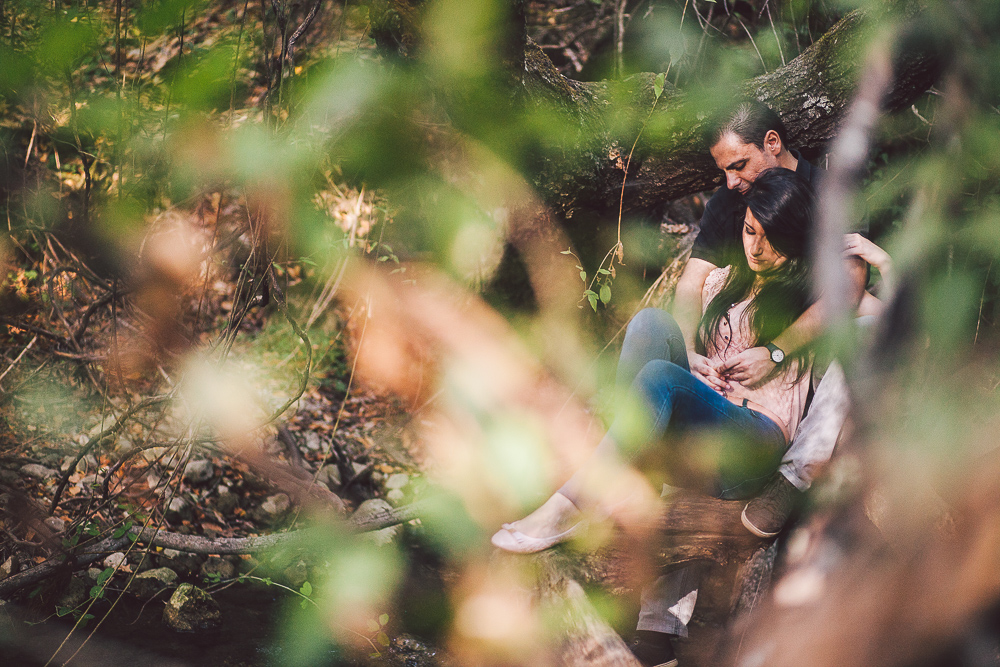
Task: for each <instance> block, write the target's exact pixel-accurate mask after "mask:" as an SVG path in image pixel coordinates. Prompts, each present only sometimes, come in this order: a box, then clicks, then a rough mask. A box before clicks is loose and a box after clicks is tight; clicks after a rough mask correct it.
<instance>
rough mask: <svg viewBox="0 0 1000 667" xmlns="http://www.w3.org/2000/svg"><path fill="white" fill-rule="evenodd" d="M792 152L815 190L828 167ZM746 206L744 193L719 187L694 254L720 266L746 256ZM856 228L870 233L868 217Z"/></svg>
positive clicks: (703, 220) (800, 171) (704, 217)
mask: <svg viewBox="0 0 1000 667" xmlns="http://www.w3.org/2000/svg"><path fill="white" fill-rule="evenodd" d="M789 152H790V153H791V154H792V157H794V158H795V159H796V160H798V164H797V165H796V166H795V173H797V174H798V175H799V176H801V177H803V178H804V179H805V180H807V181H808V182H809V184H810V185H812V187H813V190H817V189H818V188H819V182H820V180H821V179H822V177H823V174H825V173H826V170H825V169H820V168H819V167H817V166H814V165H812V164H809V163H808V162H806V161H805V160H804V159H802V156H801V155H800V154H799V152H798V151H795V150H790V151H789ZM746 210H747V207H746V204H744V203H743V196H742V195H741V194H739V193H738V192H736V191H735V190H730V189H729V188H727V187H726V186H725V185H723V186H722V187H721V188H719V189H718V190H716V191H715V194H714V195H712V197H711V198H710V199H709V200H708V204H706V205H705V213H704V214H702V216H701V223H700V224H701V231H700V232H698V237H697V238H696V239H695V240H694V246H693V247H692V249H691V256H692V257H696V258H697V259H703V260H705V261H706V262H710V263H711V264H714V265H715V266H717V267H721V266H729V265H730V264H732V263H733V262H736V261H740V260H741V259H742V258H743V219H744V217H745V216H746ZM854 231H857V232H861V233H862V234H864V235H865V236H867V235H868V234H867V232H868V223H867V221H859V222H858V224H857V227H856V229H855V230H854Z"/></svg>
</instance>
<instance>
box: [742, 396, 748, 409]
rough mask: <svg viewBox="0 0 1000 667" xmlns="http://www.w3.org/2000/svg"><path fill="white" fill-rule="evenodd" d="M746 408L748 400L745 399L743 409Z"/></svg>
mask: <svg viewBox="0 0 1000 667" xmlns="http://www.w3.org/2000/svg"><path fill="white" fill-rule="evenodd" d="M746 406H747V399H745V398H744V399H743V407H744V408H745V407H746Z"/></svg>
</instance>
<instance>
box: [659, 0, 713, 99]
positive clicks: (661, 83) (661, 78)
mask: <svg viewBox="0 0 1000 667" xmlns="http://www.w3.org/2000/svg"><path fill="white" fill-rule="evenodd" d="M709 1H710V2H714V1H715V0H709ZM666 80H667V75H666V74H664V73H663V72H660V73H659V74H657V75H656V78H655V79H653V93H654V94H655V95H656V99H660V95H662V94H663V86H664V84H665V83H666Z"/></svg>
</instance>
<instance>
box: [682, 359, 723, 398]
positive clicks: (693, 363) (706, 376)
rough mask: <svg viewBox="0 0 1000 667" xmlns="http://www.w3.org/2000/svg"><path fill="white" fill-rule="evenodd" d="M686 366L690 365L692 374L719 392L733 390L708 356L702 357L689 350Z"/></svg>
mask: <svg viewBox="0 0 1000 667" xmlns="http://www.w3.org/2000/svg"><path fill="white" fill-rule="evenodd" d="M688 366H690V367H691V374H692V375H694V376H695V377H696V378H698V379H699V380H701V381H702V382H704V383H705V384H707V385H708V386H709V387H711V388H712V389H714V390H715V391H717V392H719V393H720V394H721V393H725V392H727V391H732V390H733V387H732V385H730V384H729V382H727V381H726V379H725V378H724V377H722V375H720V374H719V369H718V368H716V367H715V366H714V365H713V364H712V362H711V361H709V359H708V357H704V356H702V355H700V354H698V353H697V352H690V351H689V352H688Z"/></svg>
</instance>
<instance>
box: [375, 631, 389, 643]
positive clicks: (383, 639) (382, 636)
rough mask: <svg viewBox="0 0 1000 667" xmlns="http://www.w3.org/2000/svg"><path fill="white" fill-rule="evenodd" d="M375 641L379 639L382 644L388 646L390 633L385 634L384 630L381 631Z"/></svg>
mask: <svg viewBox="0 0 1000 667" xmlns="http://www.w3.org/2000/svg"><path fill="white" fill-rule="evenodd" d="M375 641H377V642H378V643H379V644H381V645H382V646H388V645H389V635H387V634H385V633H384V632H380V633H378V636H376V637H375Z"/></svg>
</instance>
